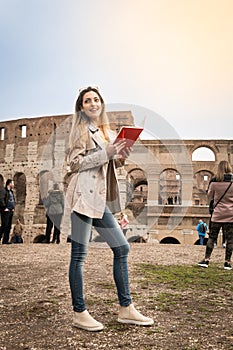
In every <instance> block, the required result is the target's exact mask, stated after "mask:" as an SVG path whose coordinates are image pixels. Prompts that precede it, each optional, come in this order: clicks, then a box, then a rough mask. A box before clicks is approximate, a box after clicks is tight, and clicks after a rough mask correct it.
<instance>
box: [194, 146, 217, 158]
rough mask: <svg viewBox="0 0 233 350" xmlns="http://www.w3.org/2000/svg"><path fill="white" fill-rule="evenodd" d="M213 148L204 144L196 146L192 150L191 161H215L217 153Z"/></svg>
mask: <svg viewBox="0 0 233 350" xmlns="http://www.w3.org/2000/svg"><path fill="white" fill-rule="evenodd" d="M215 148H216V147H215ZM215 148H214V147H211V146H210V145H205V144H203V145H199V146H197V147H196V148H195V149H194V150H192V161H204V162H206V161H207V162H215V161H216V153H217V150H216V149H215Z"/></svg>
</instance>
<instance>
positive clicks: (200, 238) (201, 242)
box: [199, 235, 205, 245]
mask: <svg viewBox="0 0 233 350" xmlns="http://www.w3.org/2000/svg"><path fill="white" fill-rule="evenodd" d="M204 238H205V236H201V235H199V240H200V245H203V244H204Z"/></svg>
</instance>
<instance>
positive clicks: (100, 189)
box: [66, 87, 154, 331]
mask: <svg viewBox="0 0 233 350" xmlns="http://www.w3.org/2000/svg"><path fill="white" fill-rule="evenodd" d="M114 137H115V135H114ZM112 140H113V135H112V132H111V131H110V129H109V125H108V118H107V114H106V112H105V105H104V101H103V98H102V96H101V95H100V92H99V90H98V89H97V88H95V87H87V88H84V89H82V90H80V92H79V95H78V98H77V101H76V103H75V113H74V116H73V124H72V129H71V133H70V152H69V157H68V159H69V165H70V169H71V172H72V173H73V175H72V179H71V181H70V184H69V187H68V190H67V198H66V199H67V200H68V202H69V206H70V208H71V261H70V268H69V281H70V288H71V295H72V304H73V310H74V326H76V327H78V328H82V329H85V330H87V331H100V330H102V329H103V324H102V323H100V322H98V321H96V320H95V319H94V318H93V317H92V316H91V315H90V314H89V312H88V311H87V309H86V305H85V301H84V297H83V264H84V261H85V258H86V255H87V252H88V244H89V240H90V236H91V229H92V226H94V227H95V229H96V230H97V231H98V233H99V234H100V235H101V236H102V237H103V238H104V240H105V241H106V242H107V243H108V245H109V247H110V248H111V249H112V252H113V276H114V280H115V284H116V289H117V294H118V300H119V304H120V306H119V313H118V319H117V320H118V322H121V323H129V324H136V325H143V326H148V325H152V324H153V323H154V321H153V320H152V319H151V318H148V317H145V316H143V315H142V314H141V313H139V312H138V311H137V310H136V309H135V308H134V305H133V304H132V300H131V296H130V288H129V281H128V253H129V244H128V242H127V240H126V239H125V237H124V235H123V233H122V230H121V229H120V227H119V225H118V223H117V221H116V220H115V218H114V216H113V213H116V212H120V211H121V208H120V202H119V189H118V182H117V178H116V172H115V167H116V166H119V165H122V164H123V161H124V158H126V157H127V156H128V155H129V152H130V150H129V149H125V141H124V140H121V141H119V142H117V143H115V144H113V142H112ZM120 153H121V154H122V153H123V157H122V156H121V155H120Z"/></svg>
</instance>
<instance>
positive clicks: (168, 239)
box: [159, 237, 180, 244]
mask: <svg viewBox="0 0 233 350" xmlns="http://www.w3.org/2000/svg"><path fill="white" fill-rule="evenodd" d="M159 243H160V244H180V242H179V241H178V239H176V238H174V237H164V238H163V239H161V241H160V242H159Z"/></svg>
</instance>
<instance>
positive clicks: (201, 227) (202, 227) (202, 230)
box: [196, 220, 208, 245]
mask: <svg viewBox="0 0 233 350" xmlns="http://www.w3.org/2000/svg"><path fill="white" fill-rule="evenodd" d="M196 230H197V233H198V237H199V242H200V245H204V239H205V236H206V233H207V231H208V226H207V224H206V223H205V222H204V221H203V220H199V223H198V225H197V227H196Z"/></svg>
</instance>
